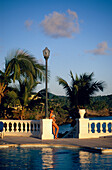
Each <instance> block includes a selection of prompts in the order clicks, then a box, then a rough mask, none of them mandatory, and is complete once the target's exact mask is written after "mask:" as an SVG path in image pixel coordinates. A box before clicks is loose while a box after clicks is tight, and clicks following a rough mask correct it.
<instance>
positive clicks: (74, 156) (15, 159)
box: [0, 147, 112, 170]
mask: <svg viewBox="0 0 112 170" xmlns="http://www.w3.org/2000/svg"><path fill="white" fill-rule="evenodd" d="M111 167H112V155H111V154H99V153H91V152H86V151H81V150H79V149H65V148H47V147H44V148H8V149H0V170H2V169H3V170H5V169H6V170H8V169H11V170H13V169H32V170H33V169H34V170H35V169H36V170H41V169H56V170H60V169H61V170H62V169H64V170H66V169H67V170H69V169H70V170H72V169H76V170H77V169H78V170H80V169H86V170H87V169H104V168H105V169H111Z"/></svg>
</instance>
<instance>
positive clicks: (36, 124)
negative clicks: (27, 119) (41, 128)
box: [36, 123, 38, 132]
mask: <svg viewBox="0 0 112 170" xmlns="http://www.w3.org/2000/svg"><path fill="white" fill-rule="evenodd" d="M37 131H38V123H36V132H37Z"/></svg>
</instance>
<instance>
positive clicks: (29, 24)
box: [24, 20, 33, 30]
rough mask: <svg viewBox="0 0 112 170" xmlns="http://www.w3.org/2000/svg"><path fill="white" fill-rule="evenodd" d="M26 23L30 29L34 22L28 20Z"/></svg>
mask: <svg viewBox="0 0 112 170" xmlns="http://www.w3.org/2000/svg"><path fill="white" fill-rule="evenodd" d="M24 24H25V27H26V28H27V29H28V30H30V28H31V25H32V24H33V21H32V20H26V21H25V23H24Z"/></svg>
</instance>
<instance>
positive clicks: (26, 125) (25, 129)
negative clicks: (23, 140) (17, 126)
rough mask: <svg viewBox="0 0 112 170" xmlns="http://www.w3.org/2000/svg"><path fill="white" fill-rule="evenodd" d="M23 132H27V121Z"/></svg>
mask: <svg viewBox="0 0 112 170" xmlns="http://www.w3.org/2000/svg"><path fill="white" fill-rule="evenodd" d="M25 132H27V123H25Z"/></svg>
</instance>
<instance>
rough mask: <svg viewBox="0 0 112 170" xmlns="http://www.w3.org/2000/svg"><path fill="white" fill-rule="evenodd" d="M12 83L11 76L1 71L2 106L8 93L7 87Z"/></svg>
mask: <svg viewBox="0 0 112 170" xmlns="http://www.w3.org/2000/svg"><path fill="white" fill-rule="evenodd" d="M9 83H10V76H8V75H7V73H6V72H2V71H1V70H0V104H1V100H2V98H3V97H4V95H5V94H6V92H7V90H8V89H7V86H8V84H9Z"/></svg>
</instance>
